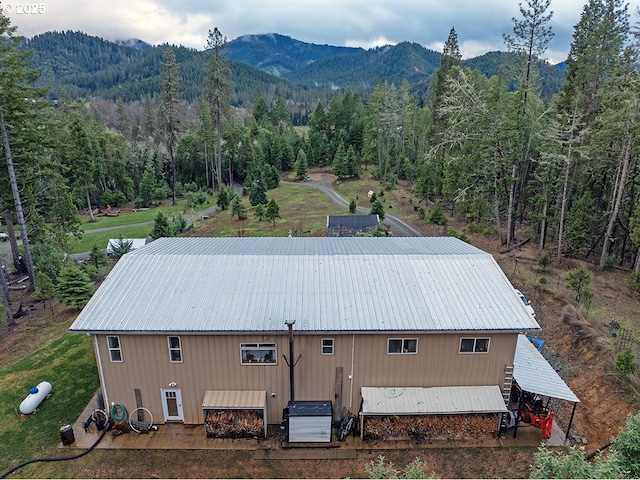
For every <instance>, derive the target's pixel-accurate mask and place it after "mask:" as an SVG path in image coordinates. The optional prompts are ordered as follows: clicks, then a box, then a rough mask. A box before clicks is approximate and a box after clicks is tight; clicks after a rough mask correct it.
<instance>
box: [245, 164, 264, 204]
mask: <svg viewBox="0 0 640 480" xmlns="http://www.w3.org/2000/svg"><path fill="white" fill-rule="evenodd" d="M249 203H250V204H251V206H252V207H255V206H256V205H259V204H265V205H266V203H267V184H266V183H265V181H264V174H263V173H262V170H256V171H255V172H254V180H253V182H252V183H251V187H250V190H249Z"/></svg>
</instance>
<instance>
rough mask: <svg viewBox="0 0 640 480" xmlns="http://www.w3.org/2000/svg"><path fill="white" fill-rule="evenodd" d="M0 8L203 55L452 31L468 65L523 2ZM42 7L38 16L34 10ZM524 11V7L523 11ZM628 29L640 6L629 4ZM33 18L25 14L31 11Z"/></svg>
mask: <svg viewBox="0 0 640 480" xmlns="http://www.w3.org/2000/svg"><path fill="white" fill-rule="evenodd" d="M29 1H30V2H31V3H26V0H24V2H25V3H22V2H23V0H8V1H5V0H1V1H0V8H2V9H3V11H4V12H5V13H7V14H8V15H9V17H10V18H11V21H12V25H14V26H17V27H18V34H19V35H22V36H25V37H32V36H34V35H37V34H39V33H44V32H47V31H53V30H55V31H66V30H74V31H82V32H85V33H87V34H90V35H96V36H99V37H102V38H104V39H106V40H124V39H129V38H138V39H140V40H144V41H145V42H148V43H151V44H153V45H157V44H162V43H171V44H174V45H184V46H187V47H192V48H195V49H198V50H202V49H203V48H204V45H205V44H206V40H207V32H208V31H209V30H210V29H213V28H214V27H218V29H219V30H220V31H221V32H222V34H223V35H225V36H226V37H227V40H229V41H230V40H233V39H235V38H237V37H239V36H241V35H244V34H260V33H280V34H282V35H288V36H290V37H292V38H295V39H297V40H301V41H303V42H309V43H316V44H329V45H337V46H350V47H354V46H355V47H363V48H370V47H375V46H380V45H385V44H396V43H399V42H402V41H409V42H415V43H419V44H420V45H422V46H424V47H427V48H431V49H433V50H436V51H438V52H441V51H442V46H443V44H444V41H445V40H446V39H447V36H448V34H449V30H450V29H451V27H455V29H456V32H457V34H458V42H459V44H460V49H461V51H462V54H463V57H464V58H470V57H476V56H478V55H482V54H483V53H486V52H488V51H495V50H505V47H504V43H503V40H502V35H503V34H512V33H513V22H512V18H513V17H514V16H515V17H516V18H518V19H520V18H521V15H520V11H519V4H520V3H523V2H521V1H519V0H225V1H223V0H106V1H102V0H100V1H98V0H29ZM586 3H587V0H552V2H551V6H550V10H551V11H553V18H552V20H551V23H550V25H551V27H552V29H553V32H554V33H555V37H554V39H553V40H552V42H551V43H550V45H549V48H548V50H547V52H546V55H545V56H546V57H547V58H548V59H549V60H550V61H551V62H553V63H556V62H560V61H562V60H564V59H565V58H566V55H567V53H568V51H569V45H570V44H571V40H572V35H573V27H574V25H575V24H576V23H577V22H578V20H579V19H580V14H581V12H582V9H583V6H584V5H585V4H586ZM34 5H37V6H38V8H37V9H36V11H33V10H34V8H33V6H34ZM525 5H526V3H525ZM629 5H630V7H629V12H630V13H631V14H632V15H631V17H632V18H631V23H632V24H633V23H635V22H636V16H635V12H636V8H637V7H638V5H640V0H630V1H629ZM27 10H28V11H29V12H28V11H27Z"/></svg>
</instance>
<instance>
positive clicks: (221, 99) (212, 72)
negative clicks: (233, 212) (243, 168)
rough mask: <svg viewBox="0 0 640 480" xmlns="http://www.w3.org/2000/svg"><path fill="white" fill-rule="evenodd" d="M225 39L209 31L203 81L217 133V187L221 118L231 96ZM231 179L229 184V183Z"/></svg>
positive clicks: (215, 29)
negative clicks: (205, 76) (205, 75)
mask: <svg viewBox="0 0 640 480" xmlns="http://www.w3.org/2000/svg"><path fill="white" fill-rule="evenodd" d="M226 46H227V37H225V36H223V35H222V33H220V30H218V28H217V27H216V28H214V29H213V31H211V30H209V37H208V38H207V47H206V48H207V51H208V53H207V79H206V81H205V86H206V96H207V102H208V103H209V108H210V109H211V118H212V119H213V121H214V124H215V129H216V133H217V148H216V175H217V179H216V180H217V185H216V188H220V186H221V185H222V117H223V116H224V114H225V112H226V110H227V109H228V108H229V99H230V96H231V83H230V81H229V77H230V75H231V70H230V68H229V65H228V61H227V58H226V57H227V53H226V52H225V51H224V50H225V48H226ZM231 180H232V179H231V178H230V179H229V182H231Z"/></svg>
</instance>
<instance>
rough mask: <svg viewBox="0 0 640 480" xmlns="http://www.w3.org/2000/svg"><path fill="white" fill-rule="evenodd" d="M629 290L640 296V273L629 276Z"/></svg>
mask: <svg viewBox="0 0 640 480" xmlns="http://www.w3.org/2000/svg"><path fill="white" fill-rule="evenodd" d="M627 284H628V285H629V288H630V289H631V290H633V291H634V292H635V293H637V294H640V272H633V273H632V274H631V275H629V281H628V283H627Z"/></svg>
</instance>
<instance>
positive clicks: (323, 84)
mask: <svg viewBox="0 0 640 480" xmlns="http://www.w3.org/2000/svg"><path fill="white" fill-rule="evenodd" d="M23 45H24V48H28V49H30V50H31V51H32V52H33V55H32V66H33V67H34V68H37V69H39V70H40V74H41V75H40V80H39V84H40V85H42V86H47V87H50V89H51V92H52V96H57V95H60V94H61V93H62V92H65V93H66V94H67V95H69V96H71V97H72V98H78V97H81V98H82V97H90V96H101V97H104V98H106V99H114V100H115V99H121V100H122V101H125V102H126V101H135V100H140V99H142V98H144V97H145V96H151V97H153V96H155V95H158V93H159V91H160V71H161V62H162V50H163V48H164V46H163V45H156V46H153V45H149V44H148V43H145V42H143V41H141V40H138V39H129V40H124V41H117V42H112V41H107V40H103V39H102V38H99V37H95V36H90V35H87V34H85V33H82V32H73V31H66V32H47V33H43V34H41V35H36V36H34V37H32V38H30V39H26V40H25V41H24V44H23ZM173 49H174V54H175V57H176V62H177V63H178V65H179V70H180V76H181V84H180V87H181V94H182V97H183V98H184V99H185V100H188V101H192V100H196V99H197V98H199V97H200V94H201V92H202V85H203V84H204V78H205V76H206V52H202V51H197V50H194V49H190V48H186V47H182V46H174V47H173ZM225 51H226V52H227V54H228V59H229V61H230V66H231V70H232V79H231V80H232V82H233V84H234V94H233V95H234V98H233V99H232V101H233V102H236V103H243V102H246V101H251V100H253V99H254V98H255V95H256V92H258V91H260V92H262V93H263V95H265V96H268V94H271V95H275V94H277V95H285V96H289V97H296V96H302V97H305V96H307V97H308V96H309V95H310V94H309V92H310V91H316V94H315V97H316V98H318V96H320V97H321V96H322V95H320V94H319V93H318V92H325V93H324V95H329V94H332V92H335V91H336V90H347V89H348V90H351V91H354V92H357V93H360V94H367V93H368V92H369V91H370V90H371V89H372V88H373V87H374V86H375V85H376V83H377V82H379V81H387V82H392V83H395V84H398V85H399V84H400V83H401V82H402V81H403V80H406V81H407V82H409V84H410V85H411V86H412V87H413V89H414V91H415V90H421V89H425V88H426V85H428V81H429V78H430V77H431V75H432V74H433V73H434V72H435V71H436V70H437V68H438V66H439V65H440V53H438V52H435V51H433V50H429V49H427V48H424V47H422V46H421V45H419V44H416V43H409V42H402V43H399V44H397V45H393V46H391V45H387V46H384V47H377V48H372V49H368V50H365V49H362V48H351V47H339V46H331V45H317V44H311V43H305V42H301V41H299V40H295V39H293V38H291V37H288V36H284V35H279V34H277V33H269V34H260V35H243V36H240V37H238V38H236V39H234V40H232V41H230V42H228V43H227V48H226V49H225ZM509 55H510V54H508V53H504V52H490V53H487V54H485V55H482V56H480V57H476V58H472V59H468V60H463V62H462V64H463V66H468V67H470V68H476V69H478V70H479V71H480V72H482V73H483V74H484V75H486V76H492V75H495V74H496V73H497V72H498V70H499V69H500V67H501V66H503V65H505V64H506V63H508V61H509ZM538 69H539V72H540V76H541V78H542V92H541V93H542V95H543V96H545V97H550V96H551V95H552V94H553V93H555V92H557V91H558V90H559V89H560V88H561V86H562V83H563V81H564V72H563V71H562V69H561V68H558V67H557V66H553V65H550V64H548V63H544V62H540V63H539V64H538ZM418 93H420V92H418Z"/></svg>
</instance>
